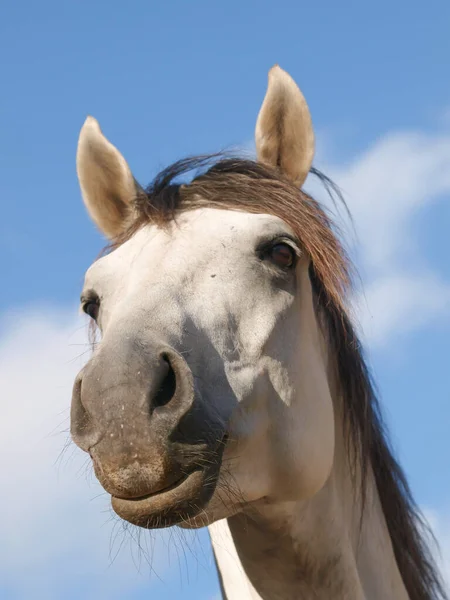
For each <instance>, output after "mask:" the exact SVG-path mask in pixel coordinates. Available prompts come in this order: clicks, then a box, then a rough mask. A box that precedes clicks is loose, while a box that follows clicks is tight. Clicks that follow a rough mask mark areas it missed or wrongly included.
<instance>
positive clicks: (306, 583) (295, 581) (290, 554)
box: [210, 414, 409, 600]
mask: <svg viewBox="0 0 450 600" xmlns="http://www.w3.org/2000/svg"><path fill="white" fill-rule="evenodd" d="M336 419H337V421H339V419H340V417H339V414H338V415H337V417H336ZM342 431H343V427H342V423H336V432H342ZM367 477H368V481H367V493H366V501H365V506H364V511H363V513H362V518H361V511H362V502H361V495H360V493H355V478H354V477H351V475H350V469H349V464H348V453H347V451H346V448H345V444H344V439H343V436H341V437H339V436H337V439H336V452H335V460H334V464H333V469H332V472H331V474H330V477H329V479H328V481H327V483H326V485H325V486H324V487H323V488H322V490H321V491H320V492H319V493H318V494H316V496H314V497H313V498H312V499H310V500H307V501H305V500H298V501H289V502H275V501H274V502H267V501H265V502H261V503H258V504H255V505H252V506H249V507H247V508H246V509H244V511H243V512H242V513H240V514H237V515H235V516H233V517H231V518H229V519H227V521H223V522H219V523H216V524H214V525H213V526H212V527H211V528H210V532H211V537H212V542H213V547H214V551H215V555H216V560H217V563H218V568H219V571H220V574H221V578H222V582H223V587H224V589H225V592H226V594H227V596H226V597H227V598H228V599H229V600H235V599H237V598H239V600H278V599H279V600H287V599H291V598H292V599H294V598H295V599H297V598H302V599H305V600H307V599H309V598H311V599H313V598H314V600H322V599H323V600H325V599H327V600H329V598H334V599H335V600H340V599H344V598H345V599H346V600H347V599H348V600H368V599H370V600H382V599H383V600H384V599H386V598H395V599H396V600H408V598H409V597H408V594H407V592H406V589H405V586H404V584H403V581H402V578H401V575H400V572H399V569H398V566H397V563H396V560H395V556H394V552H393V548H392V544H391V540H390V536H389V532H388V528H387V525H386V521H385V517H384V514H383V511H382V508H381V504H380V499H379V495H378V491H377V489H376V485H375V482H374V477H373V474H372V472H371V469H370V468H369V473H368V476H367Z"/></svg>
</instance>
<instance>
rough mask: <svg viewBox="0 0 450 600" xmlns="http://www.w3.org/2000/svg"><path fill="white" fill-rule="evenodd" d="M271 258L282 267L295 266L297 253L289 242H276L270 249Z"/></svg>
mask: <svg viewBox="0 0 450 600" xmlns="http://www.w3.org/2000/svg"><path fill="white" fill-rule="evenodd" d="M269 254H270V258H271V260H272V261H273V262H274V263H275V264H276V265H277V266H278V267H281V268H282V269H289V268H290V267H292V266H294V263H295V258H296V254H295V252H294V249H293V248H291V246H289V244H275V246H272V248H271V249H270V252H269Z"/></svg>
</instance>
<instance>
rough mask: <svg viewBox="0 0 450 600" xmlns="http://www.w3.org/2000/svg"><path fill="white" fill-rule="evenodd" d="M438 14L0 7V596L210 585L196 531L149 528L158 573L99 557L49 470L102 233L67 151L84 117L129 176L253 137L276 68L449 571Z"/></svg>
mask: <svg viewBox="0 0 450 600" xmlns="http://www.w3.org/2000/svg"><path fill="white" fill-rule="evenodd" d="M449 23H450V5H447V4H444V3H438V2H430V3H428V5H427V6H426V7H425V5H424V4H423V3H422V2H418V1H411V0H409V1H408V2H407V1H406V0H399V1H398V2H396V3H392V2H387V1H386V0H381V1H379V2H377V3H375V4H371V6H368V5H367V3H356V2H344V3H342V2H341V3H336V2H333V1H331V0H328V1H325V2H321V3H313V2H310V3H300V2H293V1H278V2H265V1H263V0H260V1H258V2H256V1H248V2H245V3H244V2H236V1H235V0H231V1H228V2H226V3H211V2H206V1H193V2H181V1H167V2H164V3H163V2H160V3H155V2H143V1H135V2H129V3H123V2H116V1H112V0H110V1H109V2H106V1H104V0H99V1H97V2H92V1H91V2H87V1H85V0H79V1H77V2H65V3H62V2H56V1H53V2H50V1H46V0H42V1H41V2H39V3H36V2H31V1H30V0H28V1H24V2H14V3H13V2H4V3H3V4H2V6H1V7H0V47H1V52H2V61H1V65H0V76H1V83H2V85H1V89H2V93H1V95H0V168H1V177H0V197H1V199H2V209H3V218H2V219H1V221H0V268H1V273H2V279H3V285H2V291H3V293H2V294H1V295H0V375H1V381H2V388H3V391H2V397H1V404H2V412H3V414H4V415H5V414H6V419H3V420H2V422H1V423H0V440H1V441H0V465H1V468H2V472H3V473H6V475H7V477H8V479H7V480H8V481H10V482H11V486H12V493H11V494H9V495H8V497H7V498H3V497H2V498H0V528H1V530H2V533H3V535H4V534H5V532H6V544H5V543H3V544H2V547H1V548H0V582H1V583H0V598H1V600H12V599H24V598H40V597H42V598H46V599H50V600H53V599H59V598H65V599H67V598H91V597H92V598H94V597H95V598H97V599H99V598H103V597H104V598H106V597H108V598H124V597H126V598H128V599H131V600H138V599H141V598H149V597H150V598H158V599H162V600H166V599H167V600H171V599H173V598H178V597H179V590H180V588H181V589H183V593H184V594H185V596H184V597H185V598H186V599H187V600H189V599H190V598H192V599H194V598H195V599H196V600H198V599H200V600H212V599H213V598H214V597H215V595H216V594H217V591H218V587H217V578H216V576H215V574H214V569H213V567H212V565H211V561H210V555H209V552H208V549H207V543H206V542H207V538H206V535H205V534H204V533H201V534H199V537H195V539H194V538H192V539H191V538H189V539H186V541H185V542H184V543H183V542H182V541H180V540H178V535H179V534H178V533H166V534H164V536H159V537H157V538H156V541H155V542H154V543H155V551H154V562H153V564H154V567H155V569H156V570H157V572H158V575H159V576H160V579H158V578H157V577H155V576H152V577H149V568H148V567H146V563H145V560H144V559H143V560H142V564H141V568H140V573H139V572H138V570H137V569H136V567H135V564H134V562H136V561H134V562H133V559H132V554H133V553H134V554H136V551H135V546H133V545H132V544H131V545H130V544H129V541H130V537H129V536H128V537H125V538H124V539H125V543H124V545H123V547H122V550H121V551H120V552H119V555H118V557H117V559H116V560H115V562H114V563H113V564H112V565H110V559H109V552H110V537H111V532H112V533H113V536H114V535H115V533H116V530H117V525H116V530H113V526H112V524H111V523H109V522H106V521H107V520H108V516H109V513H105V512H104V511H105V510H107V507H108V502H107V498H106V497H105V496H99V497H97V496H98V494H100V491H101V490H99V488H98V487H97V486H96V484H95V482H94V481H90V483H89V481H88V480H86V478H85V476H84V470H83V469H84V467H83V465H84V457H83V456H79V454H78V453H77V452H76V451H74V452H72V450H71V449H69V450H68V452H67V453H66V454H65V457H64V458H63V460H62V461H60V462H59V463H58V464H57V465H56V466H55V465H54V462H55V460H56V458H57V456H58V453H59V450H60V449H61V447H62V446H63V444H64V441H65V439H66V437H67V435H66V433H64V429H65V428H67V414H68V411H67V409H68V406H69V402H70V387H71V381H72V378H73V375H74V373H75V372H76V369H77V366H79V363H80V361H82V360H83V356H81V357H79V358H77V357H78V356H79V355H80V354H81V355H83V352H85V351H86V346H84V345H83V344H84V343H85V340H86V338H85V331H84V327H83V324H82V323H83V322H82V321H80V320H79V318H78V317H77V299H78V296H79V292H80V288H81V282H82V278H83V274H84V271H85V269H86V268H87V267H88V266H89V264H90V263H91V262H92V260H93V259H94V258H95V257H96V255H97V254H98V252H99V250H100V249H101V247H102V245H103V240H102V239H101V237H100V236H99V234H98V233H97V232H96V231H95V229H94V227H93V225H91V223H90V222H89V220H88V218H87V216H86V214H85V210H84V208H83V206H82V203H81V200H80V193H79V188H78V183H77V180H76V172H75V151H76V143H77V137H78V133H79V130H80V128H81V125H82V123H83V121H84V118H85V117H86V115H87V114H92V115H94V116H95V117H96V118H97V119H98V120H99V121H100V123H101V126H102V128H103V130H104V132H105V134H106V135H107V136H108V137H109V138H110V139H111V141H113V143H114V144H115V145H117V146H118V147H119V148H120V150H121V151H122V153H123V154H124V155H125V157H126V158H127V160H128V162H129V164H130V165H131V167H132V169H133V171H134V174H135V176H136V177H137V179H138V180H139V181H140V182H141V183H143V184H145V183H148V181H149V180H150V179H151V178H152V176H153V175H154V174H155V173H156V172H157V171H158V170H159V169H160V168H161V167H163V166H165V165H166V164H167V163H168V162H171V161H173V160H175V159H177V158H180V157H183V156H185V155H187V154H195V153H204V152H208V151H216V150H218V149H222V148H227V147H236V146H244V147H249V145H251V140H252V137H253V129H254V124H255V119H256V115H257V112H258V109H259V106H260V104H261V101H262V98H263V96H264V93H265V88H266V82H267V71H268V69H269V68H270V67H271V66H272V65H273V64H274V63H276V62H277V63H279V64H280V65H281V66H282V67H283V68H285V69H286V70H288V71H289V72H290V73H291V75H292V76H293V77H294V78H295V79H296V81H297V82H298V83H299V85H300V86H301V88H302V90H303V92H304V93H305V95H306V97H307V100H308V103H309V105H310V108H311V111H312V116H313V121H314V124H315V127H316V131H317V135H318V148H319V150H318V156H317V161H316V164H317V166H319V167H321V168H323V169H324V170H327V172H329V173H330V174H331V175H332V176H333V177H334V178H335V179H336V180H337V181H338V183H339V184H341V186H342V188H343V190H344V193H345V194H346V197H347V200H348V202H349V205H350V207H351V209H352V211H353V214H354V215H355V224H356V230H357V233H358V234H359V239H358V241H357V243H354V244H353V245H352V249H353V252H354V255H355V256H356V257H357V259H358V266H359V267H360V269H361V272H362V275H363V284H364V296H362V297H359V298H356V300H357V301H358V302H357V304H358V306H359V309H358V311H357V313H356V314H357V316H358V318H359V321H360V322H361V326H362V327H363V329H364V334H365V339H366V341H367V348H368V353H369V359H370V362H371V365H372V367H373V369H374V370H375V373H376V378H377V381H378V384H379V388H380V391H381V393H382V398H383V406H384V407H385V412H386V414H387V418H388V422H389V425H390V428H391V431H392V433H393V440H394V445H395V447H396V448H397V449H398V453H399V456H400V457H401V460H402V462H403V465H404V467H405V469H406V471H407V473H408V475H409V478H410V482H411V485H412V487H413V490H414V492H415V496H416V498H417V500H418V502H419V504H420V505H421V506H422V507H423V509H424V510H425V511H426V514H427V515H428V517H429V518H430V521H431V522H432V524H433V526H434V527H435V530H436V533H437V536H438V538H439V539H440V540H441V543H442V547H443V550H444V557H446V558H444V560H446V561H447V562H446V566H444V568H445V569H446V571H447V572H449V573H450V567H449V563H448V561H449V556H450V478H449V476H448V461H449V450H450V448H449V443H448V423H449V420H450V402H449V400H450V398H449V396H450V392H449V385H448V376H447V373H448V356H449V350H450V348H449V342H448V339H449V333H450V328H449V313H450V310H449V308H450V264H449V261H448V258H447V257H448V256H449V252H448V231H449V225H450V79H449V77H448V72H449V68H448V57H449V56H450V41H449V36H448V27H449ZM310 185H311V186H312V188H313V189H315V188H314V184H313V182H311V183H310ZM55 432H56V433H55ZM58 432H62V433H58ZM80 468H81V471H80ZM88 479H89V478H88ZM121 536H122V534H121V533H120V528H119V535H118V538H117V539H116V542H115V544H113V551H114V550H115V549H116V550H117V549H118V545H120V540H121V539H122V537H121ZM141 538H142V540H144V541H143V543H148V539H149V537H148V535H147V534H145V535H144V534H142V536H141ZM133 548H134V550H133ZM135 558H136V557H135ZM188 578H189V583H188Z"/></svg>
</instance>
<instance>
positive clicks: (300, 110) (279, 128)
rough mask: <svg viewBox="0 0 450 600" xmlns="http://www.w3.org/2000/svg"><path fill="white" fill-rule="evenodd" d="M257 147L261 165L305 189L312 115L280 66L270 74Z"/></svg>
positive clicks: (311, 147) (311, 153) (258, 124)
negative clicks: (276, 171)
mask: <svg viewBox="0 0 450 600" xmlns="http://www.w3.org/2000/svg"><path fill="white" fill-rule="evenodd" d="M255 143H256V152H257V157H258V160H259V161H260V162H263V163H265V164H268V165H270V166H272V167H275V168H278V169H280V171H282V172H283V174H284V175H286V176H287V177H288V178H289V179H290V180H291V181H292V182H293V183H295V184H296V185H297V186H298V187H300V186H302V185H303V183H304V181H305V179H306V177H307V175H308V173H309V170H310V168H311V165H312V161H313V157H314V130H313V126H312V121H311V115H310V112H309V108H308V105H307V103H306V100H305V98H304V96H303V94H302V93H301V91H300V90H299V88H298V87H297V84H296V83H295V81H294V80H293V79H292V77H291V76H290V75H288V73H286V71H283V69H281V68H280V67H279V66H278V65H276V66H274V67H273V68H272V69H271V70H270V71H269V82H268V87H267V92H266V96H265V98H264V101H263V104H262V106H261V110H260V111H259V115H258V119H257V122H256V130H255Z"/></svg>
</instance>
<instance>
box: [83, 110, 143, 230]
mask: <svg viewBox="0 0 450 600" xmlns="http://www.w3.org/2000/svg"><path fill="white" fill-rule="evenodd" d="M77 173H78V180H79V182H80V187H81V193H82V196H83V200H84V204H85V206H86V208H87V210H88V212H89V214H90V216H91V218H92V220H93V221H94V223H95V224H96V225H97V226H98V227H99V229H100V230H101V231H102V232H103V233H104V234H105V235H106V236H107V237H108V238H114V237H116V236H117V235H118V234H120V233H121V232H122V231H123V229H124V228H125V227H126V224H127V223H128V222H129V219H130V217H131V215H132V212H133V211H132V206H131V202H132V200H133V199H134V198H135V197H136V195H137V194H138V192H139V190H140V188H139V185H138V184H137V182H136V181H135V179H134V177H133V175H132V173H131V171H130V168H129V166H128V164H127V162H126V160H125V159H124V157H123V156H122V155H121V154H120V152H119V151H118V150H117V148H116V147H115V146H113V145H112V144H111V142H109V141H108V140H107V139H106V138H105V136H104V135H103V133H102V131H101V129H100V125H99V124H98V122H97V120H96V119H94V118H93V117H88V118H87V119H86V121H85V122H84V125H83V127H82V129H81V132H80V137H79V140H78V149H77Z"/></svg>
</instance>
